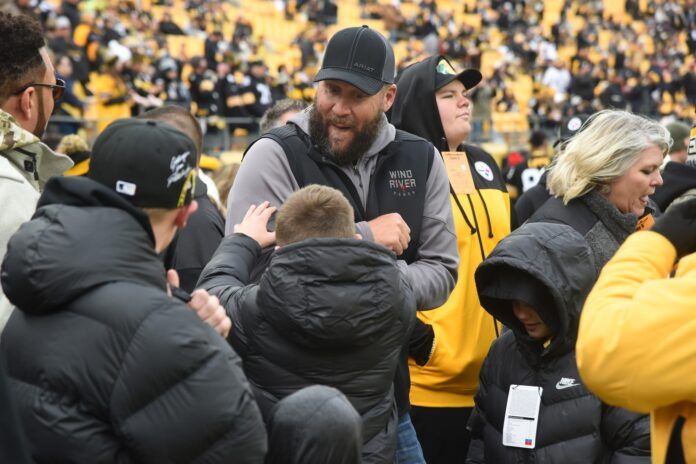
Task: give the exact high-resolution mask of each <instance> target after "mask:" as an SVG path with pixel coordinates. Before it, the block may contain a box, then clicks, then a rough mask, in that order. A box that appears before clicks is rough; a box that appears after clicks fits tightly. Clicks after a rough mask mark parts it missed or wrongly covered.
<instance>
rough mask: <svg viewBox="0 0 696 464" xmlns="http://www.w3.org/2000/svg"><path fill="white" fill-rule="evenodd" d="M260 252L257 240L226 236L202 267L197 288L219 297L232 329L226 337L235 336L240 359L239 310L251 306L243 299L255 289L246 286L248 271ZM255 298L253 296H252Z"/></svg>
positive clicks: (243, 341) (241, 329)
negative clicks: (230, 321)
mask: <svg viewBox="0 0 696 464" xmlns="http://www.w3.org/2000/svg"><path fill="white" fill-rule="evenodd" d="M260 255H261V246H260V245H259V244H258V242H257V241H256V240H254V239H253V238H251V237H247V236H246V235H243V234H232V235H228V236H227V237H225V238H224V239H223V240H222V242H221V243H220V246H219V247H218V249H217V251H215V255H213V259H212V260H210V262H209V263H208V265H207V266H206V267H205V268H204V269H203V272H202V273H201V277H200V279H199V280H198V284H197V285H196V288H202V289H205V290H207V291H208V293H210V294H211V295H215V296H217V297H218V298H219V299H220V304H222V306H224V307H225V310H226V311H227V315H228V316H229V318H230V319H231V320H232V330H230V335H229V337H228V339H229V340H230V342H232V341H233V339H234V344H233V346H234V348H235V349H236V350H237V352H238V353H239V355H240V356H242V358H243V357H244V355H245V347H246V344H247V342H246V340H247V338H246V334H245V333H244V325H243V322H242V321H243V317H242V314H241V313H242V311H245V310H247V309H249V308H250V307H251V305H245V304H244V301H246V299H247V298H248V297H249V295H250V294H252V293H254V292H255V291H256V289H257V288H258V287H257V286H256V285H247V284H248V283H249V282H250V280H251V272H252V270H253V269H254V265H255V263H256V261H257V259H258V258H259V256H260ZM253 300H255V298H254V299H253Z"/></svg>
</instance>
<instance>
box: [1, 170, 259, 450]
mask: <svg viewBox="0 0 696 464" xmlns="http://www.w3.org/2000/svg"><path fill="white" fill-rule="evenodd" d="M2 285H3V289H4V291H5V294H6V295H7V297H8V299H9V300H10V301H11V302H12V303H14V304H15V305H17V307H18V310H17V311H15V312H14V313H13V315H12V317H11V318H10V321H9V323H8V324H7V327H6V328H5V331H4V332H3V337H2V343H1V344H0V356H1V358H2V361H4V363H5V365H6V367H7V374H8V378H9V385H10V389H11V391H12V394H13V396H14V399H15V401H16V404H17V410H18V413H19V416H20V420H21V423H22V425H23V427H24V432H25V435H26V437H27V439H28V441H29V450H30V453H31V456H32V458H33V460H34V461H35V462H39V463H40V462H90V463H113V462H152V463H164V462H167V463H174V462H181V463H184V462H186V463H188V462H203V461H205V462H221V463H222V462H244V463H261V462H263V459H264V454H265V451H266V434H265V430H264V427H263V422H262V419H261V415H260V412H259V410H258V407H257V406H256V403H255V402H254V399H253V396H252V393H251V389H250V386H249V384H248V382H247V380H246V377H245V375H244V372H243V371H242V368H241V361H240V359H239V357H238V356H237V355H236V354H235V353H234V351H232V349H231V348H230V347H229V346H228V344H227V343H226V342H225V340H223V339H222V337H220V336H219V335H218V334H217V333H215V332H214V331H213V329H212V328H211V327H209V326H208V325H206V324H204V323H203V322H202V321H201V320H200V319H199V318H198V317H197V316H196V314H195V313H194V312H193V311H191V310H190V309H189V308H188V307H187V306H186V305H185V304H183V303H182V302H180V301H177V300H174V299H172V298H171V297H169V296H167V293H166V279H165V273H164V267H163V266H162V263H161V261H160V260H159V259H158V257H157V254H156V253H155V248H154V236H153V233H152V229H151V227H150V223H149V219H148V217H147V216H146V215H145V213H144V212H143V211H142V210H140V209H138V208H135V207H133V206H132V205H131V204H130V203H128V201H127V200H125V199H123V198H121V197H120V196H119V195H118V194H116V193H115V192H113V191H112V190H111V189H109V188H107V187H105V186H103V185H101V184H99V183H97V182H95V181H93V180H91V179H87V178H77V177H65V178H53V179H51V180H50V181H49V182H48V183H47V184H46V189H45V191H44V193H43V195H42V196H41V198H40V200H39V203H38V209H37V211H36V213H35V214H34V217H33V218H32V220H31V221H29V222H28V223H26V224H24V225H23V226H22V227H21V228H20V229H19V231H18V232H17V233H16V234H15V235H14V236H13V237H12V239H11V240H10V242H9V246H8V251H7V255H6V257H5V260H4V262H3V264H2Z"/></svg>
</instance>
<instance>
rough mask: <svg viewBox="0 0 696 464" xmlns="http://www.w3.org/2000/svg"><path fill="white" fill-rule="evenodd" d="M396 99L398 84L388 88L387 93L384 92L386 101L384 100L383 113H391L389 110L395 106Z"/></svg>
mask: <svg viewBox="0 0 696 464" xmlns="http://www.w3.org/2000/svg"><path fill="white" fill-rule="evenodd" d="M395 98H396V84H391V85H390V86H389V87H387V90H386V92H384V100H382V111H384V112H385V113H386V112H387V111H389V108H391V106H392V105H393V104H394V99H395Z"/></svg>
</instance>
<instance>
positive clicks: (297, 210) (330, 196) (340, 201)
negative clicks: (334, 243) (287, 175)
mask: <svg viewBox="0 0 696 464" xmlns="http://www.w3.org/2000/svg"><path fill="white" fill-rule="evenodd" d="M354 236H355V218H354V213H353V207H352V206H351V205H350V203H348V200H346V197H344V196H343V194H342V193H341V192H339V191H338V190H336V189H333V188H331V187H326V186H324V185H310V186H308V187H305V188H302V189H300V190H298V191H296V192H295V193H293V194H292V195H290V196H289V197H288V198H287V200H285V203H283V206H281V207H280V210H279V211H278V214H277V216H276V242H277V243H278V245H280V246H285V245H289V244H291V243H295V242H299V241H302V240H306V239H308V238H318V237H335V238H352V237H354Z"/></svg>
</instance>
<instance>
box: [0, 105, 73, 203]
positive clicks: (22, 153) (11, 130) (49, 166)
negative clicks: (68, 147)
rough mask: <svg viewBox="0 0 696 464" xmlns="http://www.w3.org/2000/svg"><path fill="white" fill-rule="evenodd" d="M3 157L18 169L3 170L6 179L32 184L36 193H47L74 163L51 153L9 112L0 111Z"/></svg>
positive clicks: (1, 152) (0, 145) (0, 136)
mask: <svg viewBox="0 0 696 464" xmlns="http://www.w3.org/2000/svg"><path fill="white" fill-rule="evenodd" d="M0 156H2V157H4V158H6V159H7V161H8V162H9V163H10V165H12V167H14V172H13V171H12V170H3V171H7V172H3V174H2V175H3V176H4V177H8V178H11V179H13V180H16V181H21V180H22V179H24V180H26V181H27V182H29V183H30V184H31V185H32V186H33V187H34V188H35V189H36V190H38V191H40V190H43V187H44V185H45V184H46V182H47V181H48V179H49V178H51V177H53V176H58V175H62V174H63V173H64V172H65V171H67V170H68V169H70V168H71V167H72V165H73V162H72V161H71V160H70V158H69V157H68V156H66V155H61V154H58V153H56V152H54V151H53V150H51V149H50V148H49V147H48V146H47V145H46V144H44V143H42V142H41V141H40V140H39V139H38V137H36V136H35V135H34V134H32V133H31V132H29V131H27V130H25V129H24V128H22V127H21V126H20V125H19V123H18V122H17V120H16V119H15V118H14V117H13V116H12V115H11V114H10V113H7V112H6V111H2V110H0Z"/></svg>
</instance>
